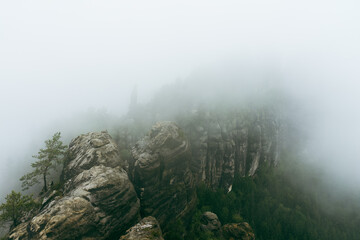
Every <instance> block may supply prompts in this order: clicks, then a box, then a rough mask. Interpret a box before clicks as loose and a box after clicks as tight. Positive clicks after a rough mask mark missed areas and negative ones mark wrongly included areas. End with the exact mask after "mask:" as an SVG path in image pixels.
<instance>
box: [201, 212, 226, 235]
mask: <svg viewBox="0 0 360 240" xmlns="http://www.w3.org/2000/svg"><path fill="white" fill-rule="evenodd" d="M200 221H201V225H200V228H201V230H202V231H204V232H206V231H210V232H213V233H214V234H215V236H218V235H220V234H221V222H220V220H219V218H218V216H217V215H216V214H215V213H213V212H205V213H204V214H203V215H202V216H201V219H200Z"/></svg>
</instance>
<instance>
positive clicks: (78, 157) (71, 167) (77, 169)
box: [64, 132, 124, 180]
mask: <svg viewBox="0 0 360 240" xmlns="http://www.w3.org/2000/svg"><path fill="white" fill-rule="evenodd" d="M69 156H70V160H69V162H68V163H67V165H66V166H65V169H64V177H65V180H69V179H71V178H72V177H74V176H77V175H78V174H79V173H81V172H82V171H84V170H88V169H90V168H92V167H93V166H97V165H104V166H106V167H118V166H122V165H123V164H124V163H123V162H122V161H121V159H120V157H119V150H118V147H117V145H116V143H115V142H114V141H113V140H112V138H111V136H110V135H109V134H108V133H107V132H91V133H88V134H82V135H80V136H78V137H77V138H75V139H73V140H72V141H71V143H70V145H69Z"/></svg>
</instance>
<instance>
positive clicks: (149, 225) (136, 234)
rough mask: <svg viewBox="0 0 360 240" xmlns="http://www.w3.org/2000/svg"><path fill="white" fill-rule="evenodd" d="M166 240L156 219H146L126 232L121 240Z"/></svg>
mask: <svg viewBox="0 0 360 240" xmlns="http://www.w3.org/2000/svg"><path fill="white" fill-rule="evenodd" d="M148 239H151V240H164V238H163V237H162V233H161V229H160V225H159V223H158V221H157V220H156V219H155V218H154V217H151V216H149V217H145V218H143V219H142V220H141V221H140V222H139V223H137V224H136V225H135V226H133V227H131V228H130V229H129V230H127V231H126V235H124V236H122V237H121V238H120V240H148Z"/></svg>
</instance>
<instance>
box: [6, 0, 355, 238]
mask: <svg viewBox="0 0 360 240" xmlns="http://www.w3.org/2000/svg"><path fill="white" fill-rule="evenodd" d="M359 8H360V5H359V3H357V2H355V1H346V2H344V1H330V2H329V1H318V2H312V1H302V2H298V3H290V2H287V1H283V0H277V1H260V2H250V1H244V2H237V1H229V2H226V3H224V2H220V1H210V2H209V1H198V2H191V1H175V2H173V3H169V2H166V1H152V2H145V1H141V2H138V3H135V2H131V3H130V2H121V3H120V2H116V1H109V2H94V1H90V2H84V1H75V2H74V1H63V2H61V3H55V2H47V1H35V2H25V1H12V2H3V3H0V90H1V94H0V109H1V115H0V123H1V124H0V131H1V133H2V136H3V137H2V138H1V140H0V145H1V155H0V204H5V203H6V202H7V201H9V200H8V199H7V198H6V197H7V196H9V195H10V193H11V192H12V191H13V190H14V191H15V192H21V194H22V195H24V196H28V195H30V194H32V195H33V198H34V199H31V201H30V200H29V199H23V202H22V204H21V206H22V207H25V205H26V204H25V202H26V203H29V204H28V205H26V207H27V208H24V210H23V211H22V212H21V214H20V215H21V216H20V217H18V218H17V219H16V221H13V222H12V221H11V220H10V221H9V218H8V217H2V218H4V219H2V221H1V226H2V229H3V230H1V232H0V233H1V234H0V236H2V235H4V234H6V233H7V232H8V231H9V228H10V230H11V231H14V232H15V233H17V234H20V232H21V231H20V230H16V229H17V228H16V227H17V226H22V225H21V224H24V226H25V224H29V225H28V226H30V225H31V224H34V223H33V222H31V221H32V220H31V219H33V217H36V216H42V215H41V214H43V213H44V212H46V211H50V210H51V208H50V207H49V206H50V205H48V204H49V203H48V202H47V200H46V199H47V198H48V197H49V199H51V201H54V202H53V204H55V203H56V204H58V203H59V202H60V203H61V201H63V200H64V199H66V198H71V197H73V195H72V194H74V192H75V193H76V194H79V192H81V191H80V190H76V191H75V190H74V189H77V188H75V187H74V186H72V185H71V184H70V183H71V181H74V179H75V175H76V174H78V172H76V174H75V173H72V172H71V171H70V170H69V169H70V166H72V165H71V161H73V160H74V159H75V160H76V159H78V158H81V156H80V155H79V156H78V155H76V154H79V153H80V152H81V151H73V150H71V146H76V147H79V148H80V147H84V146H87V145H86V144H85V145H84V143H82V142H81V144H82V145H81V144H80V143H78V142H76V141H75V139H77V137H78V136H79V135H81V134H87V133H89V132H98V133H99V134H103V135H104V134H105V132H101V131H106V132H107V133H106V134H109V137H111V139H112V140H111V141H113V142H114V144H115V145H116V149H117V150H116V151H117V153H116V154H118V155H119V159H121V163H118V165H116V167H118V168H121V169H123V170H124V171H125V172H126V176H127V178H128V181H129V182H130V185H134V186H133V188H134V194H135V193H136V194H135V195H136V197H135V198H136V199H138V201H139V202H140V206H138V207H139V210H138V212H137V215H138V216H137V217H134V218H133V219H132V220H129V222H128V224H127V225H124V226H121V227H118V228H116V227H115V228H113V229H112V230H108V226H110V225H111V224H110V225H106V224H105V225H104V226H105V227H104V226H102V225H101V224H102V223H101V224H100V223H99V224H100V225H101V226H102V227H99V226H100V225H99V226H96V229H97V230H96V231H99V232H96V231H95V230H94V231H93V230H91V231H90V230H89V232H96V234H98V235H96V236H95V235H94V236H95V237H99V236H100V235H102V234H103V235H104V236H105V235H106V234H104V231H108V233H109V235H106V237H105V239H112V238H113V237H114V236H116V238H117V239H118V238H119V237H120V236H123V235H124V234H125V232H126V231H125V230H126V229H128V228H130V227H131V226H133V225H134V224H135V223H137V222H139V221H140V218H144V217H147V216H152V217H155V218H156V219H157V221H159V223H158V224H159V226H160V228H161V231H162V234H163V237H164V238H165V239H230V238H231V237H234V236H233V235H231V234H233V233H232V231H233V230H229V229H233V228H234V224H235V225H236V224H245V225H241V229H247V227H246V226H247V225H246V224H248V225H249V226H250V228H249V229H251V231H250V230H249V229H247V230H246V231H245V230H242V231H245V232H247V233H249V234H250V233H251V234H253V235H251V234H250V235H248V236H247V237H248V239H252V237H254V238H256V239H339V238H340V239H357V236H358V235H359V231H358V230H357V226H358V225H359V221H360V206H359V203H360V201H359V197H360V188H359V185H360V177H359V174H358V171H359V169H360V142H359V140H358V136H359V134H360V127H359V122H360V110H359V108H358V106H357V104H358V103H359V102H360V97H359V94H358V89H359V83H358V82H359V81H358V79H359V77H360V70H359V67H358V65H359V61H360V49H359V46H358V42H359V40H360V29H359V26H358V24H357V23H358V22H359V21H360V19H359V15H358V10H359ZM169 121H170V122H171V123H169ZM171 124H175V125H171ZM158 128H159V129H158ZM154 129H155V130H154ZM164 129H165V130H167V131H170V130H169V129H173V130H171V131H172V134H173V133H174V132H177V131H178V132H179V133H178V135H179V136H178V138H175V140H174V141H173V142H171V144H170V145H169V146H168V145H166V144H165V145H164V146H161V147H160V146H157V147H154V146H155V145H156V144H159V142H161V141H160V140H157V138H156V136H159V137H161V136H162V135H161V134H164V132H166V131H165V130H164ZM174 129H177V130H176V131H175V130H174ZM171 131H170V132H171ZM57 132H60V133H61V138H60V139H61V141H62V143H63V144H64V146H65V147H64V149H63V150H64V151H63V152H62V151H60V153H61V154H59V156H60V155H61V157H62V158H61V159H60V157H59V159H58V163H56V164H55V165H56V166H55V165H54V166H52V165H49V166H47V167H46V169H48V168H49V169H51V168H52V167H53V169H51V170H49V172H46V174H45V175H46V176H47V179H46V180H47V183H46V184H45V190H46V191H45V190H44V186H43V185H42V184H41V183H42V178H41V177H39V180H38V181H39V184H35V185H34V186H33V187H30V188H29V189H26V190H24V189H23V188H22V182H24V181H21V180H20V178H21V177H23V176H25V175H26V174H29V173H31V171H32V170H33V169H34V166H32V163H34V161H36V160H41V158H42V157H41V156H42V155H41V149H46V148H47V147H48V146H47V145H46V143H45V141H46V140H51V138H52V137H53V136H54V133H57ZM106 134H105V135H106ZM157 134H159V135H157ZM103 135H101V137H100V139H102V138H104V136H105V135H104V136H103ZM171 136H172V135H171ZM86 137H89V138H91V137H93V136H92V135H91V134H90V135H89V136H87V135H86ZM86 137H85V138H86ZM107 137H108V136H107V135H106V136H105V138H107ZM80 139H81V138H80ZM79 141H80V140H79ZM109 141H110V140H109ZM152 141H154V143H153V142H152ZM179 141H180V142H181V141H183V145H184V146H185V145H186V148H185V149H182V148H181V149H182V151H184V152H182V153H181V154H180V156H177V155H176V157H174V156H172V157H169V156H168V155H167V154H169V152H171V153H173V154H175V153H176V151H175V150H174V151H173V152H172V151H170V150H166V149H168V148H169V149H171V148H172V147H174V146H177V145H176V144H178V142H179ZM89 142H91V141H90V140H89ZM145 143H146V144H148V145H146V144H145ZM155 143H156V144H155ZM185 143H186V144H185ZM76 144H78V145H79V146H78V145H76ZM152 144H153V145H152ZM154 144H155V145H154ZM69 145H70V147H69ZM183 145H179V146H183ZM91 146H92V145H91ZM144 146H147V147H144ZM152 147H153V148H154V149H155V150H154V149H152V150H151V151H150V150H149V149H151V148H152ZM162 147H164V149H165V150H163V152H162V150H158V149H162ZM74 148H75V147H74ZM179 149H180V147H179ZM72 151H73V152H72ZM142 151H143V152H142ZM179 151H180V150H179ZM45 152H46V151H45ZM70 153H71V154H73V155H74V156H73V155H71V154H70ZM150 153H151V154H155V153H156V154H160V155H161V154H163V155H161V157H159V159H158V161H159V166H158V167H159V169H158V170H156V171H154V172H153V173H152V174H149V176H156V177H154V179H155V180H154V179H150V180H149V179H147V178H148V177H149V176H148V175H147V174H145V173H143V172H141V171H142V170H141V169H139V166H142V165H141V164H140V163H141V161H143V156H148V157H149V156H150V155H151V154H150ZM146 154H147V155H146ZM156 154H155V155H156ZM182 154H183V155H182ZM55 155H56V154H55ZM155 155H154V156H155ZM33 156H35V157H33ZM154 156H152V158H150V157H149V159H155V157H154ZM156 156H157V155H156ZM167 157H168V159H171V160H174V159H175V160H176V159H180V158H181V160H179V161H180V162H181V161H182V162H184V165H177V164H178V163H176V164H175V163H173V165H172V164H169V165H167V164H165V163H166V159H167ZM52 158H53V159H54V155H53V156H52ZM175 160H174V161H175ZM119 161H120V160H119ZM149 161H150V160H149ZM154 161H155V160H154ZM169 161H170V160H169ZM55 162H56V161H55V160H54V163H55ZM164 162H165V163H164ZM48 164H49V163H48ZM100 165H101V164H100ZM107 167H109V166H107ZM110 167H115V166H113V165H111V166H110ZM183 168H184V169H183ZM82 170H84V169H82ZM86 170H89V169H86ZM46 171H48V170H46ZM147 171H150V170H147ZM145 172H146V171H145ZM159 172H160V173H161V174H160V175H159V176H157V175H156V174H159ZM37 173H38V172H37ZM72 174H75V175H74V176H73V175H72ZM142 174H143V175H142ZM166 174H168V175H166ZM45 175H44V176H45ZM93 175H96V174H93ZM100 175H101V174H99V176H100ZM190 175H191V176H190ZM39 176H41V175H39ZM101 176H102V175H101ZM166 176H168V177H169V178H170V179H171V181H170V185H171V186H170V185H169V186H168V185H166V184H168V183H166V184H165V183H164V182H165V180H166V181H167V180H168V179H167V178H166ZM171 176H172V177H171ZM189 176H190V177H189ZM146 179H147V180H146ZM174 179H175V180H174ZM189 179H190V180H189ZM23 180H24V178H23ZM145 180H146V181H145ZM152 181H154V182H152ZM146 182H149V183H153V184H152V185H150V186H148V185H146ZM173 182H174V184H175V186H176V187H172V184H173ZM50 183H51V186H50ZM157 184H158V185H157ZM164 184H165V185H164ZM176 184H178V185H176ZM48 185H49V189H50V190H51V191H54V192H56V193H54V195H51V191H50V190H49V189H47V187H48ZM71 187H73V188H71ZM151 187H161V189H159V191H158V192H159V196H156V197H154V196H147V195H146V194H150V193H149V192H156V191H157V190H156V189H155V190H154V189H152V188H151ZM78 188H79V189H81V188H82V189H85V187H79V186H78ZM144 189H145V190H144ZM147 189H148V190H147ZM165 189H167V190H168V192H167V193H166V194H168V195H166V194H165V193H164V194H165V195H161V194H162V193H163V192H166V190H165ZM142 191H144V193H143V192H142ZM147 191H148V192H147ZM172 191H174V192H172ZM184 192H186V194H185V193H184ZM170 195H171V197H170ZM13 196H15V195H13ZM50 196H52V197H54V196H56V197H58V198H57V199H56V200H54V199H53V198H52V197H50ZM175 196H181V197H180V198H179V199H178V200H176V201H175V200H174V202H171V201H170V200H169V199H173V198H174V199H175ZM185 196H186V197H185ZM157 198H158V199H160V200H159V202H167V201H170V202H171V204H174V206H172V205H171V204H170V203H169V204H168V205H171V206H172V208H169V209H168V210H165V207H164V206H163V205H156V204H158V202H155V203H154V202H151V201H154V199H157ZM44 199H45V200H44ZM59 199H60V200H59ZM85 199H91V198H85ZM149 199H150V200H149ZM184 199H187V200H186V201H187V202H186V204H185V205H184V206H186V207H184V206H183V205H181V203H182V201H185V200H184ZM28 200H29V201H28ZM33 200H34V202H32V201H33ZM27 201H28V202H27ZM48 201H49V202H51V201H50V200H48ZM57 201H58V202H57ZM30 203H31V204H30ZM152 204H153V205H152ZM177 204H179V205H177ZM93 205H94V206H95V205H96V204H93ZM165 205H166V204H165ZM168 205H166V206H168ZM1 206H5V205H1ZM159 206H161V207H159ZM162 207H163V208H164V212H169V213H170V212H171V211H174V213H173V215H174V217H173V218H171V217H169V216H167V215H166V214H165V213H164V212H162V211H160V210H159V209H160V208H162ZM157 208H159V209H157ZM0 209H1V211H2V212H1V211H0V215H2V216H5V213H6V211H7V210H4V209H5V208H0ZM134 211H135V210H134ZM177 211H179V212H177ZM25 212H26V213H25ZM205 212H211V213H215V214H216V215H217V217H218V221H219V222H221V224H220V225H221V227H218V228H216V229H215V228H214V229H215V230H214V229H212V230H209V229H210V228H209V227H208V228H209V229H208V228H205V227H204V226H203V225H204V215H203V214H204V213H205ZM126 216H127V215H126ZM209 216H210V215H209ZM211 216H213V215H211ZM118 217H119V216H118ZM100 218H101V217H100ZM10 219H11V218H10ZM89 219H90V218H89ZM12 220H14V219H12ZM135 220H136V221H135ZM100 222H101V221H100ZM30 223H31V224H30ZM112 224H115V223H112ZM84 225H86V224H84ZM220 225H219V226H220ZM31 226H32V225H31ZM111 226H112V225H111ZM237 226H238V227H239V226H240V225H237ZM244 226H245V227H244ZM123 228H124V229H123ZM239 228H240V227H239ZM14 229H15V230H14ZM22 229H25V230H24V232H26V231H28V233H27V234H30V232H29V231H30V230H26V227H24V228H22ZM28 229H30V227H28ZM99 229H100V230H99ZM104 229H106V230H104ZM109 229H111V227H109ZM114 229H115V230H114ZM248 230H249V231H248ZM31 231H32V230H31ZM34 231H35V230H34ZM41 231H42V230H41ZM44 231H45V230H44ZM79 231H80V230H79ZM84 231H85V230H84ZM161 231H160V232H161ZM89 232H86V234H90V233H89ZM31 234H33V235H31ZM31 234H30V235H29V236H33V238H30V237H29V238H30V239H36V238H37V237H39V236H42V235H41V234H42V233H41V232H32V233H31ZM34 234H35V235H34ZM36 234H38V235H36ZM51 234H53V236H56V234H55V233H54V232H51ZM51 234H49V235H48V238H51ZM54 234H55V235H54ZM86 234H85V233H84V236H85V235H86ZM14 236H15V235H14ZM89 236H90V235H89ZM94 236H92V237H94ZM6 237H9V236H6ZM155 237H158V236H155ZM62 238H63V239H75V238H76V237H74V236H73V237H69V236H67V237H62ZM6 239H7V238H6ZM9 239H16V238H15V237H13V238H10V237H9ZM19 239H21V238H19ZM125 239H127V238H125ZM244 239H246V238H245V237H244Z"/></svg>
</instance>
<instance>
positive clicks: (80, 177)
mask: <svg viewBox="0 0 360 240" xmlns="http://www.w3.org/2000/svg"><path fill="white" fill-rule="evenodd" d="M69 152H70V159H69V161H68V162H67V165H66V166H65V168H64V176H65V187H64V192H63V196H62V197H57V198H54V199H53V200H52V201H45V204H46V205H44V206H42V209H41V211H40V213H39V214H37V215H36V216H35V217H34V218H32V219H31V220H30V221H29V222H25V223H23V224H21V225H19V226H18V227H16V228H15V229H13V231H12V232H11V233H10V237H9V239H113V238H114V237H115V238H116V236H118V237H119V236H120V234H121V233H122V232H124V231H125V230H126V229H127V228H128V227H130V226H131V225H132V224H134V223H136V222H137V221H138V220H139V219H140V215H139V210H140V203H139V199H138V198H137V195H136V192H135V190H134V187H133V185H132V183H131V182H130V180H129V178H128V175H127V173H126V172H125V170H123V169H122V168H121V167H120V166H121V159H120V157H119V154H118V150H117V146H116V144H115V142H114V141H113V140H112V139H111V137H110V135H109V134H108V133H107V132H101V133H89V134H83V135H80V136H79V137H77V138H75V139H74V140H73V141H72V142H71V143H70V146H69Z"/></svg>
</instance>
